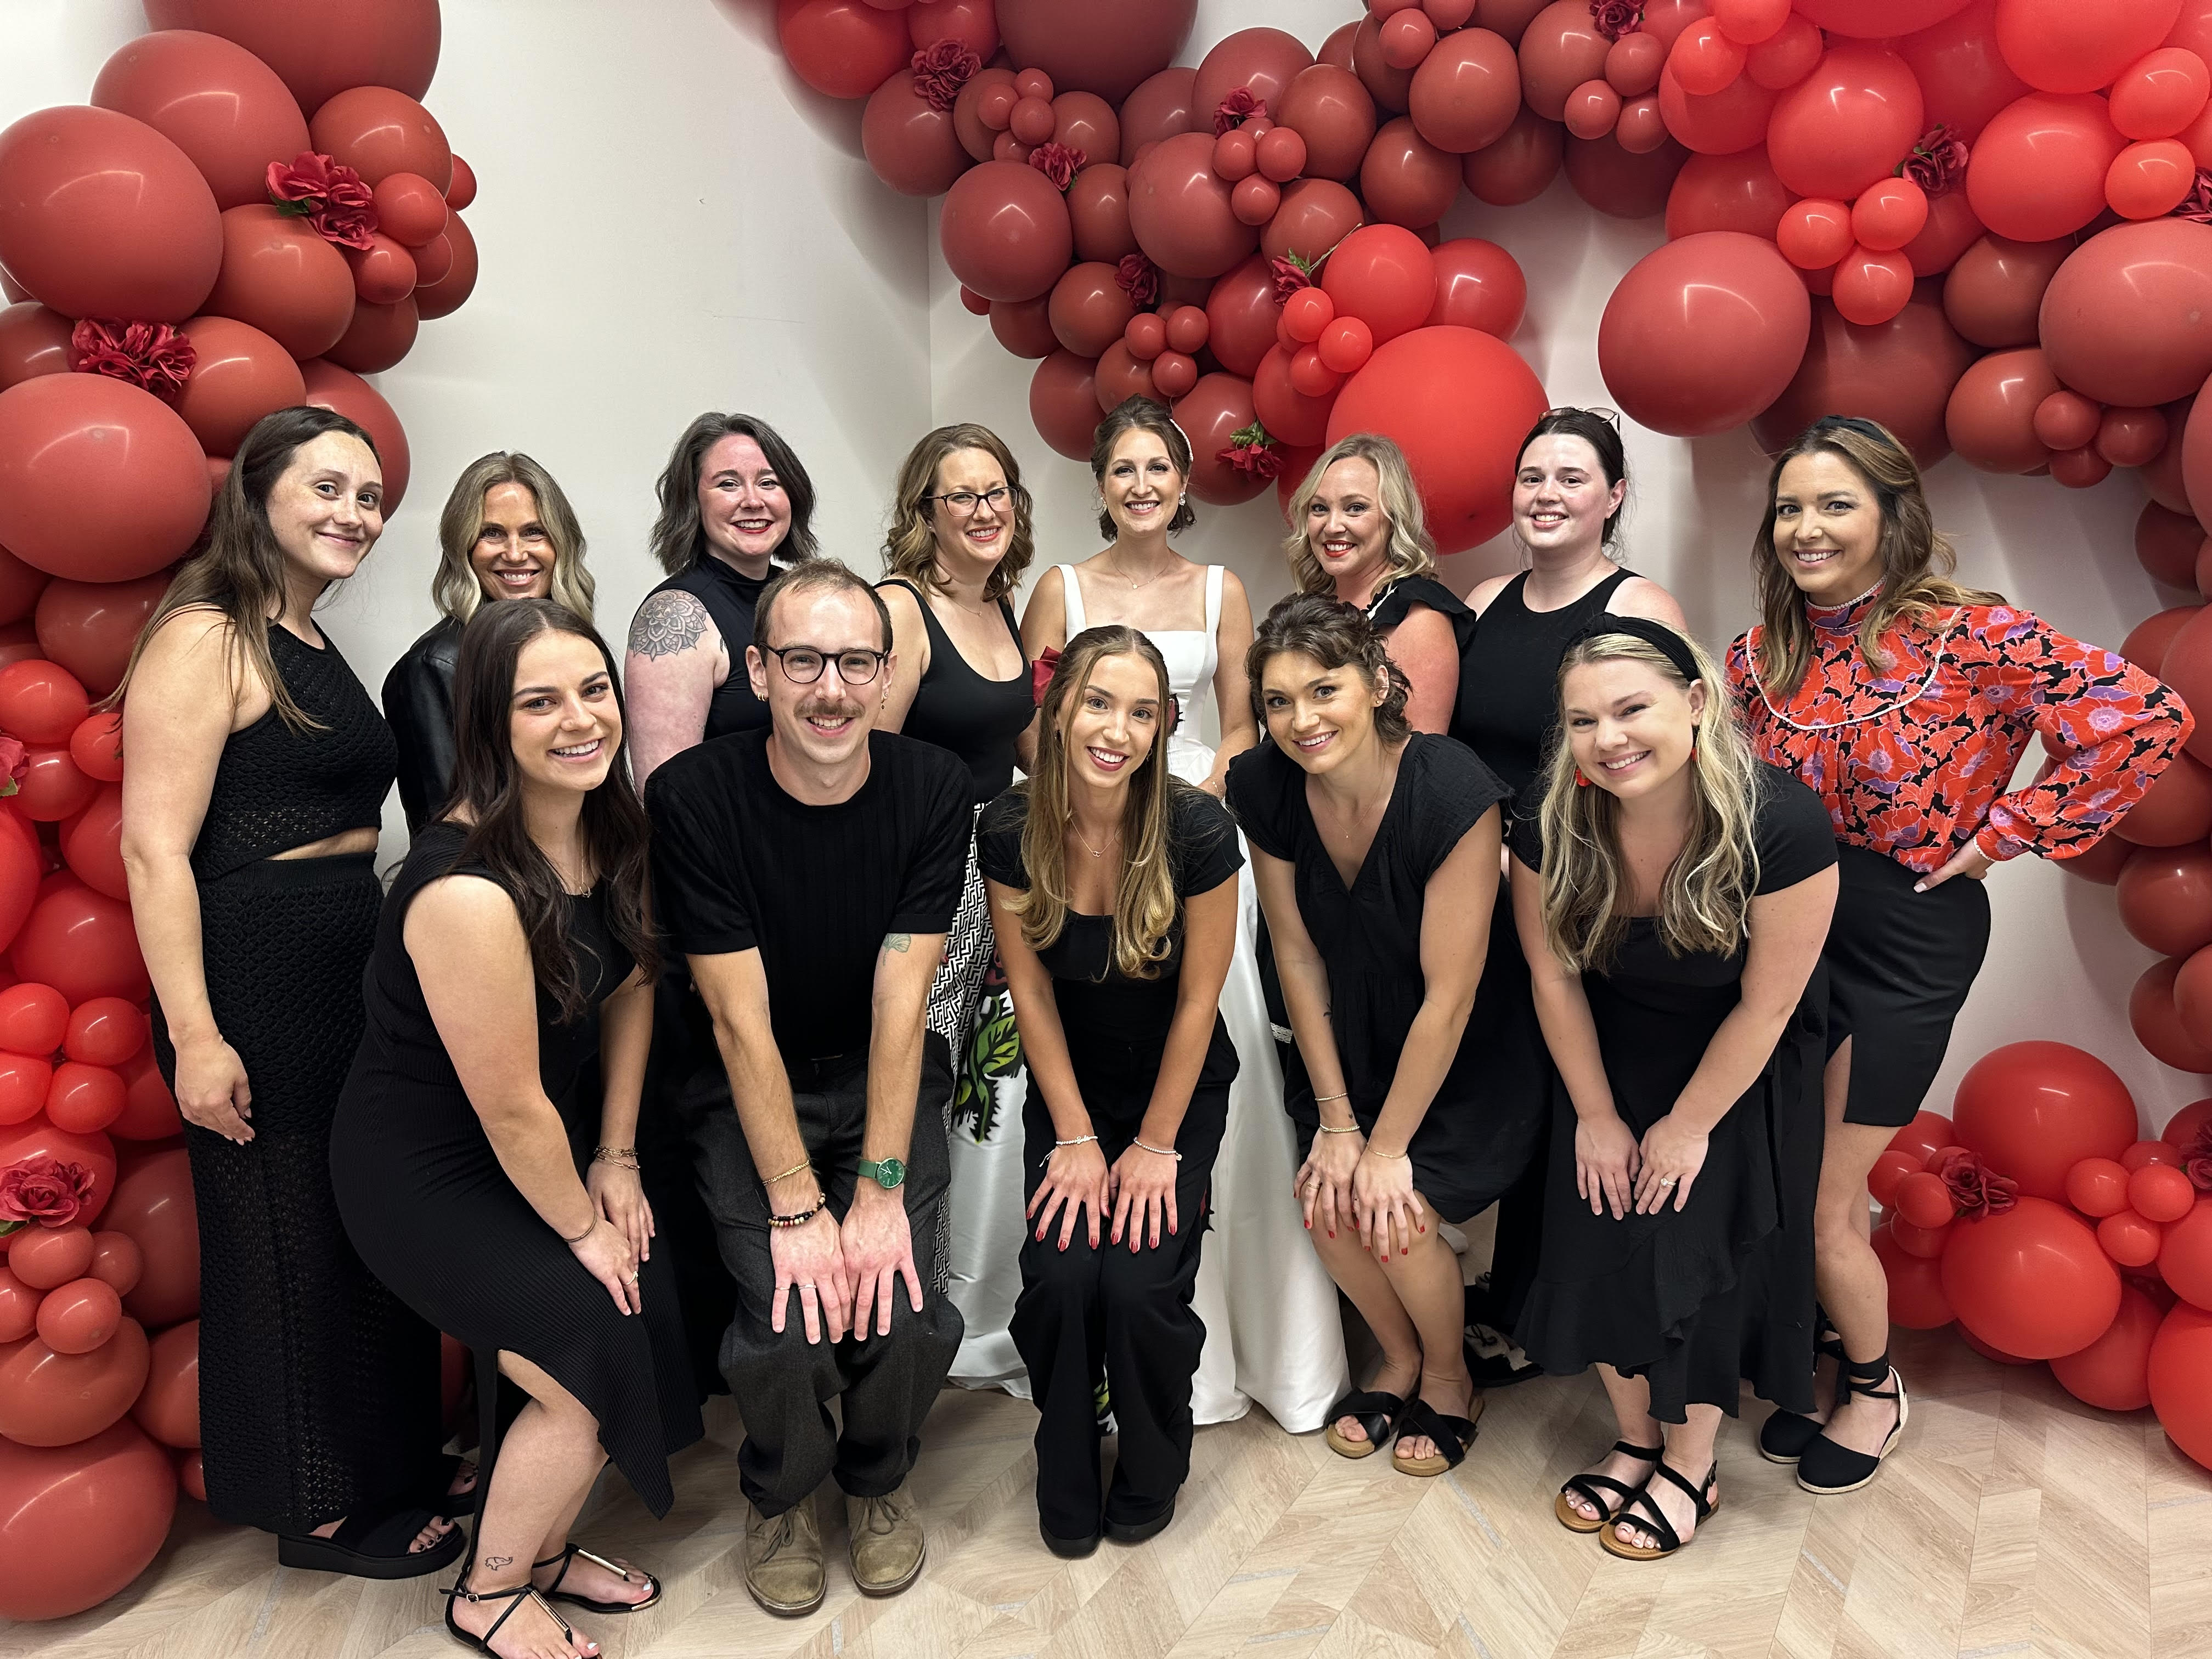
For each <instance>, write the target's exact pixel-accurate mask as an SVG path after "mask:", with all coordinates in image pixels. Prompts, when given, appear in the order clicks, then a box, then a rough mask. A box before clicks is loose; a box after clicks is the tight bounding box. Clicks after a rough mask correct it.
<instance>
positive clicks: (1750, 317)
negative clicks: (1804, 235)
mask: <svg viewBox="0 0 2212 1659" xmlns="http://www.w3.org/2000/svg"><path fill="white" fill-rule="evenodd" d="M1812 325H1813V308H1812V301H1811V299H1810V297H1809V296H1808V295H1807V294H1806V292H1805V285H1804V283H1802V281H1800V280H1799V278H1798V276H1797V273H1796V270H1793V269H1792V268H1791V267H1790V263H1789V262H1788V261H1787V260H1786V259H1784V258H1783V257H1782V255H1781V253H1780V252H1779V251H1778V250H1777V249H1776V247H1775V246H1774V244H1773V243H1771V242H1769V241H1766V240H1763V239H1761V238H1759V237H1756V236H1746V235H1743V234H1741V233H1739V232H1735V231H1707V232H1705V233H1703V234H1699V235H1695V236H1686V237H1684V238H1683V239H1682V240H1680V241H1677V242H1669V243H1668V244H1667V245H1666V246H1663V247H1662V248H1659V249H1657V250H1656V251H1655V252H1651V253H1650V254H1647V255H1646V256H1645V257H1644V258H1643V259H1641V260H1639V261H1638V263H1637V264H1636V265H1635V266H1634V267H1633V268H1632V270H1630V271H1629V273H1628V275H1627V276H1624V277H1622V278H1621V280H1620V286H1619V287H1618V288H1616V289H1614V290H1613V297H1612V299H1611V300H1609V301H1607V303H1606V308H1605V316H1604V319H1603V320H1602V321H1601V323H1600V324H1599V325H1598V341H1597V353H1598V367H1599V369H1600V370H1601V372H1602V373H1603V374H1604V376H1605V383H1606V385H1607V387H1608V388H1610V390H1611V391H1612V392H1613V399H1614V401H1615V402H1617V403H1618V404H1620V407H1621V409H1622V410H1624V411H1625V412H1626V414H1628V415H1629V416H1631V417H1632V418H1633V419H1634V420H1636V421H1638V422H1641V423H1642V424H1643V425H1645V426H1648V427H1650V428H1653V429H1654V430H1656V431H1660V432H1666V433H1670V434H1672V435H1675V436H1677V437H1693V436H1702V435H1705V434H1709V433H1714V432H1725V431H1726V430H1728V428H1730V427H1732V426H1740V425H1741V424H1742V423H1743V422H1746V421H1747V420H1749V419H1750V418H1751V417H1752V416H1754V415H1756V414H1758V413H1759V411H1760V410H1763V409H1765V408H1766V407H1767V406H1768V405H1769V404H1771V403H1773V402H1774V400H1775V399H1776V398H1778V397H1780V396H1781V395H1782V393H1783V392H1784V390H1785V389H1786V388H1787V387H1788V386H1789V385H1790V380H1792V378H1794V377H1795V375H1796V373H1797V368H1798V366H1799V364H1800V363H1801V362H1802V361H1803V359H1804V356H1805V345H1806V342H1807V340H1808V337H1810V334H1811V331H1812ZM1717 340H1726V341H1728V342H1729V349H1728V350H1726V351H1717V350H1715V349H1713V343H1714V342H1715V341H1717Z"/></svg>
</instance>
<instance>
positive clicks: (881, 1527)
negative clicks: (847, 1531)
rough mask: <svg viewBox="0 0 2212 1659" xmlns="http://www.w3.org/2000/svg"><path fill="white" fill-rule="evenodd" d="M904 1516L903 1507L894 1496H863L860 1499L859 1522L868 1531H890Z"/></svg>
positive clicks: (881, 1532) (882, 1532) (880, 1532)
mask: <svg viewBox="0 0 2212 1659" xmlns="http://www.w3.org/2000/svg"><path fill="white" fill-rule="evenodd" d="M905 1518H906V1515H905V1510H904V1507H903V1506H902V1505H901V1504H899V1503H898V1502H897V1500H896V1498H889V1497H885V1498H862V1499H861V1500H860V1524H861V1525H862V1526H863V1527H865V1528H866V1529H867V1530H868V1531H870V1532H872V1533H878V1534H884V1533H889V1532H891V1531H893V1530H894V1529H896V1527H897V1526H898V1523H899V1522H901V1521H902V1520H904V1519H905Z"/></svg>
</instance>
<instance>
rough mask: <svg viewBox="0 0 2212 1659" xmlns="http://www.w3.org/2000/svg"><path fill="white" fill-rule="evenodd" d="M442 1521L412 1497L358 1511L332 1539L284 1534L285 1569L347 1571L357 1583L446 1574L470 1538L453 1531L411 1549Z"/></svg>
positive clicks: (280, 1543) (280, 1540) (281, 1558)
mask: <svg viewBox="0 0 2212 1659" xmlns="http://www.w3.org/2000/svg"><path fill="white" fill-rule="evenodd" d="M437 1518H438V1517H437V1516H435V1514H434V1513H433V1512H432V1510H431V1509H430V1506H429V1505H428V1504H424V1503H422V1502H420V1501H417V1500H415V1499H410V1498H395V1499H394V1500H392V1502H391V1503H388V1504H379V1505H374V1506H371V1507H368V1508H366V1509H361V1510H356V1511H355V1512H354V1513H353V1514H351V1515H349V1516H347V1517H346V1518H345V1520H344V1521H343V1522H341V1523H340V1524H339V1526H338V1529H337V1531H336V1532H334V1533H332V1534H331V1535H330V1536H329V1537H328V1538H318V1537H316V1536H315V1535H314V1534H305V1535H298V1534H291V1533H279V1534H277V1537H276V1559H277V1562H278V1564H279V1565H283V1566H287V1567H300V1568H303V1569H305V1570H306V1571H309V1572H343V1573H349V1574H350V1575H351V1576H352V1577H356V1578H420V1577H423V1576H424V1575H425V1574H428V1573H433V1572H443V1571H445V1570H446V1569H447V1567H450V1566H451V1565H453V1563H454V1562H456V1561H458V1560H459V1559H460V1558H461V1556H462V1553H464V1552H465V1551H466V1550H467V1548H468V1547H469V1541H468V1535H467V1534H465V1533H464V1532H463V1531H462V1530H461V1528H459V1527H454V1528H452V1529H451V1530H450V1531H448V1532H447V1534H446V1535H445V1536H444V1537H443V1538H441V1539H440V1540H439V1541H437V1542H436V1543H435V1544H433V1545H431V1546H430V1547H429V1548H428V1549H426V1550H417V1549H410V1547H409V1546H410V1545H411V1544H412V1543H414V1541H415V1540H416V1537H417V1535H419V1534H421V1533H422V1531H423V1530H424V1529H425V1528H428V1526H429V1525H430V1523H431V1522H432V1521H433V1520H435V1519H437Z"/></svg>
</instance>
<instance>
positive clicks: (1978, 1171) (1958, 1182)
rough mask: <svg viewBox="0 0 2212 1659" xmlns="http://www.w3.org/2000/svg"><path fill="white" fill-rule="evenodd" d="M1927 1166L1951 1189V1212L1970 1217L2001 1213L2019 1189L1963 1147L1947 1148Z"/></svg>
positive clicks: (1976, 1217) (2008, 1206) (2010, 1179)
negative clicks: (1985, 1167)
mask: <svg viewBox="0 0 2212 1659" xmlns="http://www.w3.org/2000/svg"><path fill="white" fill-rule="evenodd" d="M1928 1168H1929V1173H1930V1174H1932V1175H1935V1176H1937V1177H1939V1178H1940V1179H1941V1180H1942V1182H1943V1184H1944V1186H1946V1187H1948V1188H1950V1192H1951V1212H1952V1214H1954V1215H1960V1216H1965V1217H1966V1218H1969V1219H1971V1220H1975V1221H1979V1220H1980V1219H1982V1218H1983V1217H1984V1216H1992V1215H2002V1214H2003V1213H2004V1212H2006V1211H2007V1210H2009V1209H2010V1208H2012V1206H2013V1196H2014V1194H2016V1193H2017V1192H2019V1191H2020V1183H2019V1182H2017V1181H2015V1180H2013V1179H2012V1178H2011V1177H2010V1176H2001V1175H1996V1174H1992V1173H1991V1172H1990V1170H1985V1169H1984V1168H1983V1167H1982V1160H1981V1159H1980V1158H1977V1157H1975V1156H1974V1154H1973V1153H1972V1152H1968V1151H1967V1150H1966V1148H1965V1147H1963V1146H1952V1147H1948V1148H1946V1149H1945V1151H1944V1152H1943V1155H1942V1157H1941V1158H1938V1159H1936V1162H1934V1163H1933V1164H1929V1166H1928Z"/></svg>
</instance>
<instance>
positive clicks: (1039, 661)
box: [1030, 646, 1060, 708]
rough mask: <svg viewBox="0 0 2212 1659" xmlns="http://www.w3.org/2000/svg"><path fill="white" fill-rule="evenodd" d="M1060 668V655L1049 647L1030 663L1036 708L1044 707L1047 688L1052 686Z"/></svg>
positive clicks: (1031, 690) (1031, 689)
mask: <svg viewBox="0 0 2212 1659" xmlns="http://www.w3.org/2000/svg"><path fill="white" fill-rule="evenodd" d="M1059 666H1060V653H1059V652H1057V651H1055V650H1054V649H1053V648H1052V647H1050V646H1047V647H1045V648H1044V649H1043V650H1042V651H1040V652H1038V653H1036V657H1035V658H1034V659H1031V661H1030V696H1031V697H1032V698H1033V699H1035V701H1036V706H1037V707H1038V708H1043V707H1044V691H1045V688H1046V687H1047V686H1048V685H1050V684H1052V676H1053V671H1054V669H1056V668H1058V667H1059Z"/></svg>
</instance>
